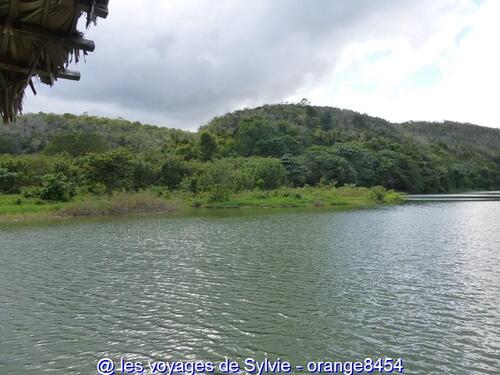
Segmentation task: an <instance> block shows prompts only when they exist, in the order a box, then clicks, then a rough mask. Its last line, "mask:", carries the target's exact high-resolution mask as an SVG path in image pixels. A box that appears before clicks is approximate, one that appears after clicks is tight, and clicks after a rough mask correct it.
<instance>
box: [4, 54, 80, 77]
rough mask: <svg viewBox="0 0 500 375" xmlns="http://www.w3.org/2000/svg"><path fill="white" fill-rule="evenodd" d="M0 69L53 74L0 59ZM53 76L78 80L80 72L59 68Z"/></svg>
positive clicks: (39, 74) (24, 72)
mask: <svg viewBox="0 0 500 375" xmlns="http://www.w3.org/2000/svg"><path fill="white" fill-rule="evenodd" d="M0 69H4V70H8V71H11V72H17V73H23V74H27V75H31V74H33V75H38V76H40V77H51V76H53V75H52V74H51V73H50V72H49V71H47V70H43V69H38V68H35V69H30V68H28V67H25V66H20V65H16V64H15V63H12V62H10V61H5V60H4V59H0ZM55 76H56V77H57V78H60V79H68V80H70V81H79V80H80V78H81V75H80V72H75V71H73V70H67V69H64V70H61V71H59V72H56V73H55Z"/></svg>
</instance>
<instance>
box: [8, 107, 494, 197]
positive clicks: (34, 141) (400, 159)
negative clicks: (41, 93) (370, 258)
mask: <svg viewBox="0 0 500 375" xmlns="http://www.w3.org/2000/svg"><path fill="white" fill-rule="evenodd" d="M499 149H500V130H497V129H490V128H484V127H478V126H473V125H467V124H457V123H451V122H445V123H442V124H437V123H436V124H433V123H406V124H392V123H389V122H387V121H385V120H383V119H380V118H375V117H370V116H367V115H365V114H359V113H356V112H352V111H348V110H340V109H336V108H328V107H314V106H311V105H310V104H309V103H308V102H307V101H304V102H303V103H302V104H300V105H268V106H263V107H260V108H255V109H247V110H242V111H236V112H233V113H230V114H227V115H225V116H222V117H217V118H215V119H213V120H212V121H211V122H210V123H209V124H208V125H207V126H205V127H203V128H201V129H200V131H199V133H191V132H186V131H180V130H174V129H166V128H159V127H154V126H147V125H141V124H139V123H132V122H128V121H125V120H123V119H104V118H99V117H91V116H74V115H69V114H66V115H63V116H59V115H54V114H36V115H26V116H21V117H20V118H19V121H18V123H16V124H12V125H9V126H3V127H0V153H7V154H9V155H3V156H0V192H2V193H16V192H19V191H22V190H26V189H32V188H40V189H41V188H44V187H45V188H46V187H47V184H48V182H47V179H46V178H45V177H44V176H46V175H49V176H53V175H57V176H64V178H65V181H66V182H68V183H71V184H74V185H76V186H77V187H78V190H79V191H81V192H96V193H97V192H101V193H104V192H107V193H108V194H111V193H112V192H113V191H115V190H136V191H137V190H143V189H148V188H151V187H153V186H156V187H158V188H159V189H161V190H162V191H167V190H175V189H182V190H183V191H186V192H191V193H201V194H208V195H209V196H210V197H212V198H213V199H220V198H221V197H226V196H227V195H228V194H232V193H237V192H241V191H243V190H253V189H261V190H269V189H276V188H278V187H281V186H293V187H301V186H304V185H305V184H309V185H318V184H338V185H343V184H356V185H359V186H366V187H372V186H378V185H380V186H383V187H385V188H389V189H395V190H399V191H406V192H411V193H435V192H448V191H463V190H475V189H476V190H477V189H480V190H488V189H500V152H499V151H498V150H499ZM42 150H43V151H44V152H43V153H41V151H42ZM47 178H48V177H47ZM55 190H57V189H55ZM374 194H375V193H374ZM44 196H46V195H44ZM373 199H374V200H376V199H377V197H373Z"/></svg>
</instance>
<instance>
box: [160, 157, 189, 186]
mask: <svg viewBox="0 0 500 375" xmlns="http://www.w3.org/2000/svg"><path fill="white" fill-rule="evenodd" d="M189 172H190V169H189V165H188V163H186V162H185V161H184V160H182V159H181V158H179V157H178V156H173V155H170V156H168V157H167V158H166V160H165V162H164V163H163V165H162V166H161V171H160V183H161V184H162V185H163V186H166V187H168V188H169V189H171V190H173V189H176V188H177V187H178V186H179V184H180V183H181V181H182V180H183V179H184V178H185V177H187V176H188V175H189Z"/></svg>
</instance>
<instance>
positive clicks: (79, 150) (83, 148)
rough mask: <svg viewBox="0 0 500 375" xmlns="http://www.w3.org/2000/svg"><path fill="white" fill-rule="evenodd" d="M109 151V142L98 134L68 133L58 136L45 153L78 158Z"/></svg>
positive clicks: (46, 148)
mask: <svg viewBox="0 0 500 375" xmlns="http://www.w3.org/2000/svg"><path fill="white" fill-rule="evenodd" d="M107 150H109V144H108V142H107V141H106V140H105V139H104V138H103V137H102V136H101V135H99V134H97V133H67V134H57V135H56V136H55V137H54V138H53V139H52V140H51V141H50V143H49V144H48V145H47V147H45V149H44V153H46V154H47V155H56V154H68V155H70V156H73V157H77V156H83V155H87V154H90V153H99V152H104V151H107Z"/></svg>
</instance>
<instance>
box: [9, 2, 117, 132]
mask: <svg viewBox="0 0 500 375" xmlns="http://www.w3.org/2000/svg"><path fill="white" fill-rule="evenodd" d="M108 1H109V0H0V113H1V115H2V118H3V121H4V122H9V121H13V120H14V119H15V116H16V114H17V113H19V112H21V110H22V102H23V97H24V91H25V89H26V87H28V86H30V87H31V89H32V90H33V92H34V93H35V94H36V91H35V86H34V84H33V78H34V77H38V79H39V80H40V81H41V82H43V83H45V84H48V85H53V84H54V81H56V80H57V79H58V78H60V79H71V80H79V79H80V73H78V72H72V71H68V70H66V68H67V66H68V64H69V63H70V62H71V61H75V62H78V60H79V58H80V56H81V55H82V54H83V55H86V54H87V52H92V51H93V50H94V48H95V46H94V42H92V41H91V40H86V39H83V34H82V33H81V32H79V31H78V30H77V23H78V20H79V18H80V17H81V16H82V15H86V17H87V27H88V26H89V25H90V24H91V23H92V22H95V20H96V19H97V17H103V18H105V17H106V16H107V14H108Z"/></svg>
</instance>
